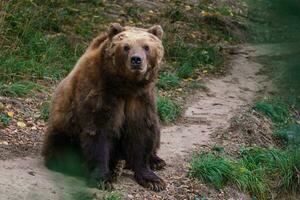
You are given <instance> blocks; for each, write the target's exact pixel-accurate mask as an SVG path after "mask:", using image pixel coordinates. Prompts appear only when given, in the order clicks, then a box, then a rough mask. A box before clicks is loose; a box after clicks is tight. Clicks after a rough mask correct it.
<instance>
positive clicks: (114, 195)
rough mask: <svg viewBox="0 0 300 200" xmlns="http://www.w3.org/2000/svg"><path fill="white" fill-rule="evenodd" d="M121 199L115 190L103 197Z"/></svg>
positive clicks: (107, 199)
mask: <svg viewBox="0 0 300 200" xmlns="http://www.w3.org/2000/svg"><path fill="white" fill-rule="evenodd" d="M121 199H122V197H121V196H120V195H119V194H118V193H116V192H112V193H111V194H109V195H108V196H107V197H106V198H105V200H121Z"/></svg>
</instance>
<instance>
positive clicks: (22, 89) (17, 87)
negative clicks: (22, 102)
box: [0, 81, 44, 97]
mask: <svg viewBox="0 0 300 200" xmlns="http://www.w3.org/2000/svg"><path fill="white" fill-rule="evenodd" d="M43 89H44V88H43V87H42V86H41V85H39V84H37V83H34V82H31V81H18V82H15V83H12V84H8V85H7V84H3V85H1V86H0V95H4V96H13V97H23V96H26V95H28V94H30V93H31V92H32V91H33V90H36V91H43Z"/></svg>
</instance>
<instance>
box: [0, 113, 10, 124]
mask: <svg viewBox="0 0 300 200" xmlns="http://www.w3.org/2000/svg"><path fill="white" fill-rule="evenodd" d="M10 120H11V118H10V117H9V116H8V115H7V114H4V113H0V121H1V122H2V123H3V124H4V125H5V126H7V125H8V124H9V122H10Z"/></svg>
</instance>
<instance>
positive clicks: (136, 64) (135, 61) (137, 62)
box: [130, 55, 143, 70]
mask: <svg viewBox="0 0 300 200" xmlns="http://www.w3.org/2000/svg"><path fill="white" fill-rule="evenodd" d="M130 63H131V69H133V70H142V67H143V65H142V64H143V59H142V58H141V57H140V56H138V55H133V56H132V57H131V58H130Z"/></svg>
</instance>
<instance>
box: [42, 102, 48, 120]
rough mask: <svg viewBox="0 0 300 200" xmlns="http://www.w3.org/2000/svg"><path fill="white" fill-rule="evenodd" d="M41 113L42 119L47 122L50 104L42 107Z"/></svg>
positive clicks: (45, 103)
mask: <svg viewBox="0 0 300 200" xmlns="http://www.w3.org/2000/svg"><path fill="white" fill-rule="evenodd" d="M40 112H41V118H42V119H43V120H44V121H47V120H48V119H49V102H44V103H42V105H41V106H40Z"/></svg>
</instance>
